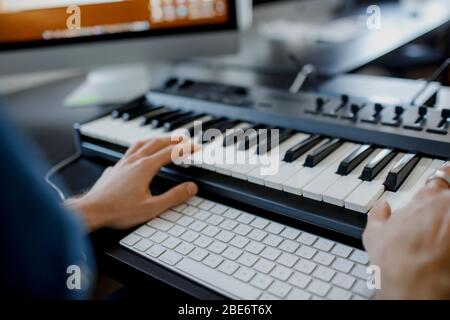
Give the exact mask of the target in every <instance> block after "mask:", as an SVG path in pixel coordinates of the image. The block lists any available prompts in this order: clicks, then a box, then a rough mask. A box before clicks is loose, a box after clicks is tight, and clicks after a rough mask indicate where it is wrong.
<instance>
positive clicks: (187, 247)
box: [175, 242, 195, 256]
mask: <svg viewBox="0 0 450 320" xmlns="http://www.w3.org/2000/svg"><path fill="white" fill-rule="evenodd" d="M194 248H195V247H194V246H193V245H192V244H190V243H187V242H182V243H180V245H179V246H178V247H176V249H175V251H176V252H178V253H179V254H182V255H184V256H186V255H188V254H189V253H190V252H191V251H192V250H194Z"/></svg>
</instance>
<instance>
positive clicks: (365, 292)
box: [352, 280, 375, 299]
mask: <svg viewBox="0 0 450 320" xmlns="http://www.w3.org/2000/svg"><path fill="white" fill-rule="evenodd" d="M352 291H353V292H355V293H357V294H359V295H361V296H363V297H365V298H367V299H370V298H372V297H373V296H374V294H375V290H370V289H369V288H368V287H367V283H366V282H365V281H361V280H358V281H356V283H355V285H354V286H353V288H352Z"/></svg>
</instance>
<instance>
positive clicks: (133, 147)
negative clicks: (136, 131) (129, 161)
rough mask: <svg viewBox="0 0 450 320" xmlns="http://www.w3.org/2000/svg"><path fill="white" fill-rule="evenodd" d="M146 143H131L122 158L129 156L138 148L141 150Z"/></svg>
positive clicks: (143, 141)
mask: <svg viewBox="0 0 450 320" xmlns="http://www.w3.org/2000/svg"><path fill="white" fill-rule="evenodd" d="M145 143H146V141H145V140H142V141H138V142H136V143H133V145H132V146H131V147H129V148H128V150H127V152H125V154H124V158H126V157H129V156H131V155H132V154H133V153H135V152H136V151H138V150H139V149H140V148H142V146H143V145H145Z"/></svg>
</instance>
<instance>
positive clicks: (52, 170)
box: [45, 151, 81, 201]
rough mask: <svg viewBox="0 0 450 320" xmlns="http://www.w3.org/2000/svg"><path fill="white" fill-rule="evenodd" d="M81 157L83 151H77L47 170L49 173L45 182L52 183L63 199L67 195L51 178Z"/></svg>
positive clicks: (51, 185) (63, 199)
mask: <svg viewBox="0 0 450 320" xmlns="http://www.w3.org/2000/svg"><path fill="white" fill-rule="evenodd" d="M80 157H81V152H79V151H78V152H77V153H75V154H73V155H71V156H70V157H68V158H66V159H64V160H62V161H61V162H59V163H57V164H56V165H54V166H53V167H52V168H50V170H49V171H48V172H47V174H46V175H45V182H47V183H48V185H50V187H52V188H53V190H55V191H56V193H58V195H59V197H60V198H61V200H62V201H65V200H66V196H65V195H64V193H63V192H62V191H61V189H60V188H58V186H57V185H56V184H54V183H53V182H52V181H51V180H50V178H51V177H52V176H53V175H54V174H55V173H57V172H58V171H60V170H61V169H63V168H64V167H66V166H68V165H69V164H71V163H72V162H75V161H77V160H78V159H79V158H80Z"/></svg>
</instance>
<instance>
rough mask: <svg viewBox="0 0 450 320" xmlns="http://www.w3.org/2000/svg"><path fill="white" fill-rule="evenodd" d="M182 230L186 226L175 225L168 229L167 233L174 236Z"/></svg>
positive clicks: (184, 229) (183, 230)
mask: <svg viewBox="0 0 450 320" xmlns="http://www.w3.org/2000/svg"><path fill="white" fill-rule="evenodd" d="M184 232H186V228H184V227H181V226H178V225H175V226H173V227H172V228H171V229H170V230H169V234H171V235H172V236H174V237H180V236H181V235H182V234H183V233H184Z"/></svg>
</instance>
